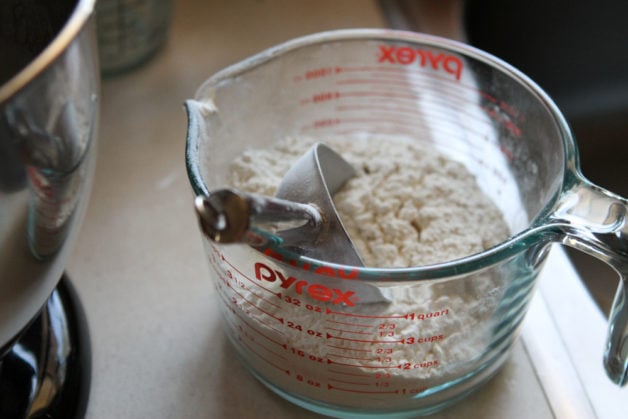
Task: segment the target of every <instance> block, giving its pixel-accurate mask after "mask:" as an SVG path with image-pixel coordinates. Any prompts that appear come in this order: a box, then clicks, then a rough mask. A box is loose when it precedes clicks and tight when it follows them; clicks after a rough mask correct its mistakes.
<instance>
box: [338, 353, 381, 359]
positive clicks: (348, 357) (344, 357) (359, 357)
mask: <svg viewBox="0 0 628 419" xmlns="http://www.w3.org/2000/svg"><path fill="white" fill-rule="evenodd" d="M327 356H328V357H330V356H332V357H334V358H342V359H353V360H356V361H377V360H376V359H375V358H373V357H362V356H349V355H341V354H333V353H329V354H327Z"/></svg>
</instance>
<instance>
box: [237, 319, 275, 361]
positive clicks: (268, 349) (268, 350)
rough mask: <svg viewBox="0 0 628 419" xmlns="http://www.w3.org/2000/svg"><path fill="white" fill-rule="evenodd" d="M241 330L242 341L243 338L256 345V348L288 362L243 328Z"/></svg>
mask: <svg viewBox="0 0 628 419" xmlns="http://www.w3.org/2000/svg"><path fill="white" fill-rule="evenodd" d="M239 330H240V334H239V335H238V337H239V338H240V339H242V337H245V338H246V339H247V340H248V341H249V342H252V343H254V344H255V345H256V346H258V347H260V348H262V349H264V350H265V351H266V352H268V353H269V354H271V355H275V356H276V357H277V358H279V359H281V360H284V361H285V360H286V357H285V356H283V355H281V354H278V353H276V352H275V351H273V350H272V349H271V348H269V347H267V346H266V345H264V344H263V343H261V342H260V341H258V340H257V339H256V338H255V336H253V335H252V334H250V333H248V332H247V331H245V330H244V329H243V328H241V327H240V328H239Z"/></svg>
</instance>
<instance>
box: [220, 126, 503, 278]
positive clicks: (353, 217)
mask: <svg viewBox="0 0 628 419" xmlns="http://www.w3.org/2000/svg"><path fill="white" fill-rule="evenodd" d="M315 142H316V140H315V139H313V138H309V137H291V138H287V139H285V140H284V141H282V142H279V143H277V144H275V145H274V146H273V147H272V148H269V149H265V150H249V151H247V152H245V153H244V154H243V155H242V156H241V157H240V158H239V159H237V160H236V161H235V162H234V164H233V166H232V168H233V170H232V180H231V183H232V184H233V186H235V187H237V188H239V189H241V190H244V191H247V192H257V193H261V194H265V195H274V194H275V190H276V187H277V186H278V184H279V182H280V181H281V178H282V177H283V176H284V174H285V173H286V171H287V170H288V169H289V168H290V166H291V164H292V163H293V162H294V161H295V160H296V159H297V158H298V157H300V156H301V155H302V154H304V153H305V151H306V150H307V149H308V148H309V147H310V146H311V145H312V144H314V143H315ZM323 142H325V143H326V144H327V145H328V146H330V147H331V148H332V149H334V150H335V151H336V152H338V153H340V154H341V155H342V157H343V158H344V159H345V160H347V161H348V162H350V163H351V164H352V165H353V167H354V168H356V169H357V171H358V174H357V176H356V177H354V178H352V179H351V180H350V181H349V182H348V183H347V185H345V187H344V188H343V189H342V190H341V191H340V192H338V193H337V194H336V196H334V203H335V205H336V208H337V210H338V213H339V215H340V218H341V220H342V222H343V224H344V225H345V228H346V230H347V232H348V234H349V236H350V237H351V239H352V241H353V242H354V244H355V246H356V248H357V249H358V251H359V253H360V255H361V256H362V259H363V261H364V263H365V265H366V266H375V267H408V266H420V265H427V264H431V263H436V262H444V261H448V260H453V259H456V258H460V257H463V256H468V255H471V254H474V253H478V252H480V251H482V250H485V249H488V248H489V247H492V246H493V245H495V244H498V243H499V242H501V241H503V240H504V239H505V238H506V237H508V234H509V231H508V227H507V226H506V224H505V222H504V221H503V218H502V215H501V213H500V212H499V210H498V209H497V208H496V207H495V205H494V204H493V203H492V202H491V201H490V200H489V199H488V198H486V196H485V195H484V194H483V193H482V192H481V191H480V189H479V187H478V186H477V184H476V182H475V179H474V177H473V176H472V175H471V174H469V172H468V171H467V170H466V169H465V168H464V166H462V165H461V164H460V163H457V162H453V161H451V160H448V159H447V158H445V157H443V156H442V155H441V154H439V153H438V152H437V151H435V150H433V149H430V148H425V147H424V146H423V147H422V146H418V145H415V144H412V143H409V142H406V141H400V140H397V141H391V140H390V138H388V139H387V140H384V139H381V138H377V137H374V138H370V139H368V140H363V141H356V140H353V141H351V140H347V139H344V138H327V139H325V141H323Z"/></svg>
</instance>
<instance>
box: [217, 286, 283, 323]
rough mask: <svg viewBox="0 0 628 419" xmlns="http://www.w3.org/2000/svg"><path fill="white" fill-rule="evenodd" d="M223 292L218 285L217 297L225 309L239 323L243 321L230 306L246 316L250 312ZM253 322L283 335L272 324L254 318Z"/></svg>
mask: <svg viewBox="0 0 628 419" xmlns="http://www.w3.org/2000/svg"><path fill="white" fill-rule="evenodd" d="M224 292H225V291H224V290H223V289H222V285H220V284H219V289H218V295H219V296H220V299H221V300H222V301H223V303H224V304H225V307H227V309H228V310H229V311H231V312H232V313H233V314H234V315H235V316H237V317H238V318H239V319H240V320H241V321H243V318H242V316H241V315H240V314H239V312H237V311H236V310H234V309H233V307H232V305H233V306H235V307H238V308H240V310H242V312H244V313H246V314H250V311H248V310H246V309H244V308H243V307H242V306H240V305H239V304H238V301H237V300H236V299H235V297H230V296H228V295H225V294H224ZM255 321H256V322H258V323H260V324H263V325H264V326H266V327H267V328H269V329H271V330H273V331H275V332H277V333H279V334H281V335H283V334H284V332H283V331H281V330H279V329H276V328H275V327H274V325H273V324H270V323H269V322H267V321H264V320H262V319H260V318H256V319H255Z"/></svg>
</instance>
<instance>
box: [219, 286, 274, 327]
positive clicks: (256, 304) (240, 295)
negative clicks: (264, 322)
mask: <svg viewBox="0 0 628 419" xmlns="http://www.w3.org/2000/svg"><path fill="white" fill-rule="evenodd" d="M229 288H231V290H233V293H234V294H236V295H237V296H238V297H240V299H241V300H242V301H244V302H246V303H247V304H248V305H250V306H251V307H253V308H254V309H255V310H257V311H259V312H260V313H263V314H265V315H267V316H268V317H271V318H273V319H275V320H277V321H278V322H279V323H281V324H283V322H284V320H283V318H281V317H277V316H275V315H274V314H273V313H270V312H268V311H266V310H264V309H263V308H261V307H260V306H259V304H258V303H257V302H254V301H250V300H249V299H247V298H246V296H244V295H242V293H240V292H238V290H237V289H235V288H233V287H232V286H230V285H229Z"/></svg>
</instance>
